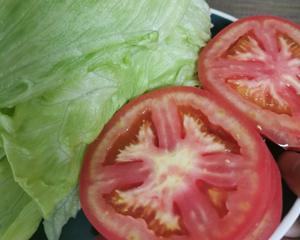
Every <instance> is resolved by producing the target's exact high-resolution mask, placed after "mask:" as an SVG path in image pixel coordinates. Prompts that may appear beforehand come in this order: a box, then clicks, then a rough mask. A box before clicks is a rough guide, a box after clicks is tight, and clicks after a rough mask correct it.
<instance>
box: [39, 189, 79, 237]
mask: <svg viewBox="0 0 300 240" xmlns="http://www.w3.org/2000/svg"><path fill="white" fill-rule="evenodd" d="M79 209H80V202H79V197H78V188H77V187H76V188H74V189H72V191H71V192H70V193H69V194H68V196H67V197H66V198H65V199H64V200H63V201H61V202H60V203H59V204H58V206H57V207H56V209H55V211H54V213H53V214H52V216H51V217H50V218H49V219H47V220H44V222H43V224H44V229H45V233H46V235H47V238H48V240H58V239H59V237H60V234H61V231H62V227H63V226H64V225H65V224H66V223H67V221H68V220H69V218H70V217H75V216H76V213H77V212H78V210H79Z"/></svg>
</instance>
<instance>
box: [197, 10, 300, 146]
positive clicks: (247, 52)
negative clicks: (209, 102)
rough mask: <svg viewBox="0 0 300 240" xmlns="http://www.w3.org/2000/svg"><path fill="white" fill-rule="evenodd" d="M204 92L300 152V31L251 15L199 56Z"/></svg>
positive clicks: (278, 20) (284, 22) (273, 19)
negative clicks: (211, 94) (236, 109)
mask: <svg viewBox="0 0 300 240" xmlns="http://www.w3.org/2000/svg"><path fill="white" fill-rule="evenodd" d="M199 78H200V81H201V82H202V83H203V85H204V88H207V89H209V90H210V91H213V92H214V93H216V94H218V95H220V96H222V97H223V98H226V99H227V100H228V101H230V102H231V104H233V105H235V106H236V107H237V108H238V109H239V110H240V111H242V112H243V113H244V114H246V115H247V116H248V118H250V119H251V120H253V121H254V122H255V123H256V126H257V128H258V129H259V130H260V131H261V132H262V134H264V135H265V136H267V137H269V138H270V139H271V140H273V141H274V142H276V143H278V144H280V145H282V146H285V147H287V148H291V149H300V27H299V26H297V25H295V24H294V23H291V22H289V21H287V20H284V19H281V18H277V17H269V16H268V17H261V16H258V17H249V18H244V19H241V20H239V21H237V22H235V23H233V24H231V25H229V26H228V27H227V28H225V29H223V31H221V32H220V33H219V34H218V35H217V36H216V37H215V38H214V39H213V40H211V41H210V42H209V44H208V45H207V46H206V48H205V49H204V51H202V52H201V54H200V58H199Z"/></svg>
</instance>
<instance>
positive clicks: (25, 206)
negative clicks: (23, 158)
mask: <svg viewBox="0 0 300 240" xmlns="http://www.w3.org/2000/svg"><path fill="white" fill-rule="evenodd" d="M0 196H1V198H0V239H1V240H12V239H13V240H23V239H29V238H30V237H31V235H32V234H33V233H34V232H35V231H36V229H37V228H38V226H39V223H40V221H41V219H42V214H41V211H40V209H39V207H38V205H37V204H36V203H35V201H33V200H32V199H31V198H30V197H29V196H28V195H27V194H26V193H25V192H24V190H23V189H22V188H21V187H20V186H19V185H18V184H17V183H16V182H15V181H14V179H13V175H12V172H11V169H10V166H9V164H8V162H7V160H6V159H5V158H2V159H0Z"/></svg>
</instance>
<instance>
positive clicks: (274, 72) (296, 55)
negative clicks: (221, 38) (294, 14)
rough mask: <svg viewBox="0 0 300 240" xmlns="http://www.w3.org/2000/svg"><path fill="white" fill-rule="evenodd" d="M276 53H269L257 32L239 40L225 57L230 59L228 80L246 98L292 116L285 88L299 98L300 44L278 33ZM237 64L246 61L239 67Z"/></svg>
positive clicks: (275, 37) (249, 33)
mask: <svg viewBox="0 0 300 240" xmlns="http://www.w3.org/2000/svg"><path fill="white" fill-rule="evenodd" d="M273 37H274V39H273V44H275V45H276V47H275V51H276V54H274V53H273V52H271V51H269V48H268V47H266V46H265V43H263V42H261V40H260V39H259V37H258V36H256V34H255V32H254V31H250V32H248V33H247V34H245V35H243V36H242V37H240V38H239V39H238V40H237V41H236V42H234V43H233V44H232V45H231V46H230V47H229V48H228V50H227V51H226V52H225V54H224V55H223V57H224V58H226V59H229V60H231V61H232V62H230V63H229V66H228V71H229V73H230V72H231V73H232V74H231V75H230V74H229V75H228V76H227V77H226V79H225V81H226V82H227V83H228V84H229V85H230V86H231V87H232V88H233V89H235V90H236V91H237V92H238V93H239V94H240V95H241V96H243V97H244V98H245V99H248V100H250V101H252V102H253V103H255V104H257V105H259V106H261V107H262V108H264V109H268V110H271V111H273V112H276V113H281V114H288V115H291V114H292V110H291V108H290V106H289V104H288V102H287V101H286V99H287V98H288V97H289V96H286V95H285V92H286V89H289V90H290V94H293V93H294V94H296V95H298V98H299V95H300V45H299V44H298V43H297V42H296V41H294V40H293V39H292V38H290V37H288V36H287V35H286V34H283V33H280V32H277V34H275V35H274V36H273ZM238 62H243V63H242V64H240V65H239V63H238Z"/></svg>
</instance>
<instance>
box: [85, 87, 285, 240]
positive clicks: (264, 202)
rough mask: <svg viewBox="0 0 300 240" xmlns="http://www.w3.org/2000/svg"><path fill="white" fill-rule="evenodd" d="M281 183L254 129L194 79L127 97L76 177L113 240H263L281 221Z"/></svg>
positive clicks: (90, 212) (95, 219)
mask: <svg viewBox="0 0 300 240" xmlns="http://www.w3.org/2000/svg"><path fill="white" fill-rule="evenodd" d="M274 169H275V170H276V171H277V174H275V170H274ZM280 189H281V185H280V177H279V174H278V170H277V169H276V165H275V163H274V160H273V159H272V157H271V154H270V152H269V151H268V149H267V147H266V145H265V144H264V142H263V141H262V139H261V138H260V136H259V134H258V133H257V132H256V130H255V128H252V127H251V126H248V123H247V122H246V120H244V119H242V118H241V116H239V115H238V114H237V113H236V112H235V110H233V109H231V107H230V106H229V105H226V104H224V103H222V102H221V101H220V100H218V99H217V98H216V97H215V96H212V95H210V94H209V93H208V92H206V91H204V90H200V89H196V88H191V87H172V88H165V89H161V90H157V91H154V92H151V93H148V94H146V95H144V96H141V97H139V98H137V99H135V100H133V101H132V102H130V103H129V104H127V105H125V106H124V107H123V108H122V109H121V110H120V111H119V112H117V113H116V114H115V116H114V117H113V118H112V119H111V120H110V122H109V123H108V124H107V125H106V127H105V128H104V130H103V131H102V132H101V134H100V135H99V137H98V138H97V139H96V140H95V141H94V142H93V143H92V144H91V145H90V146H89V148H88V150H87V152H86V154H85V159H84V163H83V167H82V172H81V177H80V199H81V204H82V208H83V210H84V212H85V214H86V215H87V217H88V219H89V220H90V221H91V223H92V224H93V225H94V226H95V228H96V229H97V230H98V231H99V232H100V233H102V234H103V235H104V236H105V237H106V238H107V239H113V240H117V239H128V240H129V239H135V240H136V239H140V240H148V239H149V240H150V239H174V240H185V239H193V240H199V239H207V240H210V239H216V240H225V239H226V240H227V239H228V240H234V239H238V240H242V239H247V237H249V236H252V235H253V236H255V237H256V236H257V239H261V240H263V239H262V238H260V236H266V235H268V236H269V235H270V234H271V232H272V231H273V229H274V228H275V227H276V226H277V224H278V222H279V219H280V212H281V200H279V201H278V204H275V205H273V202H272V201H273V200H274V199H275V198H276V199H281V194H280V191H281V190H280ZM263 219H267V220H266V221H265V222H262V220H263ZM258 226H260V227H259V231H256V230H255V229H256V228H257V227H258Z"/></svg>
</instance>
